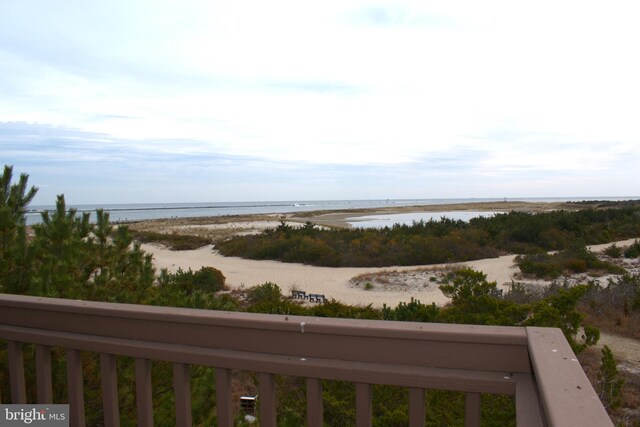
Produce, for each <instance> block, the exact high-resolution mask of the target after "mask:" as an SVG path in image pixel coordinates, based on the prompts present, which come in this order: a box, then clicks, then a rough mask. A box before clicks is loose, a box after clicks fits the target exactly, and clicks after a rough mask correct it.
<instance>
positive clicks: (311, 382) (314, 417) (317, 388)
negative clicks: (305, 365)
mask: <svg viewBox="0 0 640 427" xmlns="http://www.w3.org/2000/svg"><path fill="white" fill-rule="evenodd" d="M322 417H323V414H322V381H321V380H319V379H317V378H307V427H322V425H323V422H322Z"/></svg>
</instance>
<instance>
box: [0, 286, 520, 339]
mask: <svg viewBox="0 0 640 427" xmlns="http://www.w3.org/2000/svg"><path fill="white" fill-rule="evenodd" d="M3 307H6V308H24V309H35V308H36V307H37V309H38V310H40V311H51V312H57V313H76V314H85V315H97V316H102V317H114V318H123V317H126V318H128V319H138V320H153V321H159V322H170V323H187V324H198V325H216V326H222V327H224V326H231V327H234V328H248V329H264V330H272V331H273V330H276V331H278V330H279V331H294V332H306V333H315V334H325V333H327V334H332V335H347V336H348V335H358V336H364V337H394V338H397V339H415V340H428V341H446V342H463V343H484V344H498V345H500V344H503V345H521V346H526V345H527V334H526V331H525V329H524V328H522V327H512V326H479V325H457V324H444V323H415V322H400V321H382V320H365V319H337V318H328V317H307V316H292V315H273V314H260V313H244V312H228V311H218V310H215V311H214V310H200V309H193V308H179V307H162V306H148V305H135V304H120V303H107V302H97V301H82V300H68V299H61V298H45V297H34V296H25V295H11V294H0V308H3ZM45 329H46V327H45Z"/></svg>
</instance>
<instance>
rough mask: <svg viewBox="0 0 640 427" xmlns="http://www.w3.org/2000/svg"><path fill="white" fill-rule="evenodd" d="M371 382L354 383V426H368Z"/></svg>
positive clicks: (369, 421)
mask: <svg viewBox="0 0 640 427" xmlns="http://www.w3.org/2000/svg"><path fill="white" fill-rule="evenodd" d="M371 397H372V392H371V384H365V383H356V426H357V427H370V426H371V422H372V418H371Z"/></svg>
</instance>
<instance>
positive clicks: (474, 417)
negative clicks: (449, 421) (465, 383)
mask: <svg viewBox="0 0 640 427" xmlns="http://www.w3.org/2000/svg"><path fill="white" fill-rule="evenodd" d="M464 425H465V427H480V393H467V394H466V396H465V401H464Z"/></svg>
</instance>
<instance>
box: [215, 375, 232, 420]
mask: <svg viewBox="0 0 640 427" xmlns="http://www.w3.org/2000/svg"><path fill="white" fill-rule="evenodd" d="M216 413H217V414H218V427H232V426H233V405H232V402H231V369H223V368H216Z"/></svg>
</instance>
